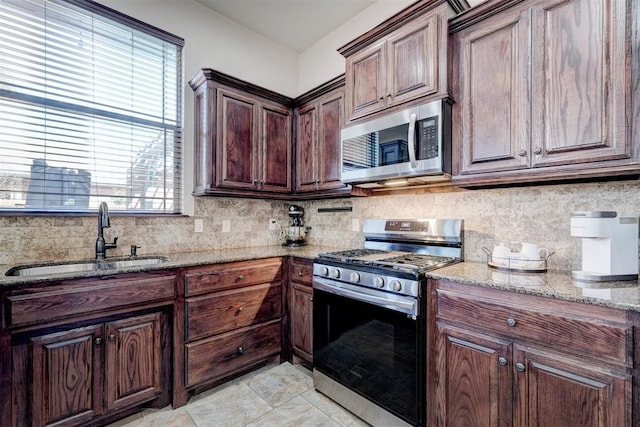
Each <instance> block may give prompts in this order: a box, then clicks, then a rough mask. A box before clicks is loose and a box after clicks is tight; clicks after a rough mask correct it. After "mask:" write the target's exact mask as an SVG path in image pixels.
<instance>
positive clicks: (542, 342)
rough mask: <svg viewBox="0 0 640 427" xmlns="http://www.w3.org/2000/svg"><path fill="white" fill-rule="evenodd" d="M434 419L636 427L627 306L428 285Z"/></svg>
mask: <svg viewBox="0 0 640 427" xmlns="http://www.w3.org/2000/svg"><path fill="white" fill-rule="evenodd" d="M429 286H430V288H431V289H432V292H430V294H431V295H437V298H434V299H433V301H432V302H431V315H430V318H429V324H430V328H432V329H431V330H432V331H433V333H431V334H430V336H431V338H429V339H430V348H431V353H430V355H429V359H430V362H429V366H428V369H429V372H430V376H429V378H431V379H432V380H431V382H430V384H428V388H429V390H430V393H429V395H431V396H434V399H432V401H429V402H428V405H430V406H429V408H430V410H429V413H428V417H429V425H434V426H459V425H474V426H511V425H514V426H522V427H525V426H545V427H546V426H559V427H584V426H594V427H595V426H597V427H623V426H629V427H631V426H632V425H633V423H632V421H631V416H632V405H633V402H632V392H631V390H632V385H633V384H632V382H633V374H632V371H633V369H632V368H633V360H632V359H633V350H632V348H631V344H630V343H631V342H632V341H633V340H632V336H633V332H632V331H633V328H632V326H630V325H629V324H628V323H627V320H626V313H625V311H623V310H614V309H605V308H603V307H593V306H590V305H584V304H580V303H570V302H560V301H555V300H553V299H550V298H543V297H536V296H531V295H522V294H516V293H514V292H507V291H499V290H491V289H486V288H481V287H475V286H468V285H462V284H458V283H453V282H447V281H432V282H430V285H429Z"/></svg>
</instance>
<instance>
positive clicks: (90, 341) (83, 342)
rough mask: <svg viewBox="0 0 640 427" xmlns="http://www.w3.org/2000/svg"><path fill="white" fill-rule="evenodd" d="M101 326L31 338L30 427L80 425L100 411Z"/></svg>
mask: <svg viewBox="0 0 640 427" xmlns="http://www.w3.org/2000/svg"><path fill="white" fill-rule="evenodd" d="M102 336H103V327H102V325H94V326H87V327H84V328H77V329H72V330H70V331H65V332H58V333H52V334H49V335H44V336H40V337H35V338H31V342H30V345H31V364H32V369H33V378H32V380H33V384H32V387H31V404H32V408H31V414H32V425H34V426H44V425H49V424H53V423H56V424H58V423H59V424H69V425H71V424H74V425H75V424H83V423H87V422H88V421H89V420H91V419H92V418H93V417H95V416H97V415H101V414H102V412H103V400H102V397H103V396H102V390H103V382H102V375H103V370H102V346H103V345H104V342H103V339H102Z"/></svg>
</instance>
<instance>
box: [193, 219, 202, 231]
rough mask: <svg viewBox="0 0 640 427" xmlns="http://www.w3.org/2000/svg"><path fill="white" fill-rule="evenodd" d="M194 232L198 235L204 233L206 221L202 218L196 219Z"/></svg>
mask: <svg viewBox="0 0 640 427" xmlns="http://www.w3.org/2000/svg"><path fill="white" fill-rule="evenodd" d="M193 226H194V231H195V232H196V233H202V232H203V231H204V220H203V219H202V218H196V219H195V221H193Z"/></svg>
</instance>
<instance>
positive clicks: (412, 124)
mask: <svg viewBox="0 0 640 427" xmlns="http://www.w3.org/2000/svg"><path fill="white" fill-rule="evenodd" d="M416 119H417V117H416V114H415V113H413V114H411V117H410V118H409V133H408V135H407V141H408V143H409V146H408V147H407V148H408V150H409V163H410V164H411V169H415V168H416V167H417V166H418V163H417V161H416Z"/></svg>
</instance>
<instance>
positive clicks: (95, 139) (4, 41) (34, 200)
mask: <svg viewBox="0 0 640 427" xmlns="http://www.w3.org/2000/svg"><path fill="white" fill-rule="evenodd" d="M0 22H2V25H0V211H2V212H16V211H28V212H51V211H54V212H83V211H91V210H95V209H97V207H98V205H99V204H100V202H102V201H105V202H107V203H108V204H109V208H110V210H112V211H113V210H115V211H117V210H120V211H128V212H140V213H147V212H149V213H179V212H180V211H181V209H182V193H181V191H182V190H181V188H182V182H181V177H182V168H181V164H182V158H181V137H182V133H181V132H182V124H181V120H182V111H181V103H182V92H181V91H182V75H181V68H182V64H181V57H182V46H183V44H184V42H183V40H182V39H180V38H178V37H176V36H173V35H171V34H169V33H166V32H164V31H162V30H159V29H157V28H154V27H151V26H148V25H146V24H143V23H141V22H140V21H137V20H134V19H132V18H129V17H126V16H124V15H122V14H120V13H118V12H116V11H113V10H111V9H108V8H105V7H103V6H101V5H99V4H97V3H94V2H91V1H87V0H0Z"/></svg>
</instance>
